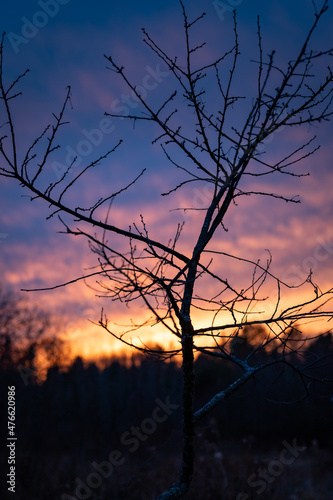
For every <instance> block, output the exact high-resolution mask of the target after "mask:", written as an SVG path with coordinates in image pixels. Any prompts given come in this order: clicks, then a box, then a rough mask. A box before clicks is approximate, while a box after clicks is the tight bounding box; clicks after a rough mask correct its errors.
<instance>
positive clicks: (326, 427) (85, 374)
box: [0, 334, 333, 449]
mask: <svg viewBox="0 0 333 500" xmlns="http://www.w3.org/2000/svg"><path fill="white" fill-rule="evenodd" d="M57 348H58V347H57ZM237 349H238V352H236V350H237ZM251 349H252V347H251V346H250V345H248V344H247V343H246V342H244V343H243V344H241V345H236V346H235V349H234V352H235V353H237V354H238V356H239V357H242V356H243V357H245V356H246V355H247V354H248V352H250V351H251ZM332 354H333V340H332V334H326V335H324V336H322V337H320V338H318V339H317V340H316V341H314V342H313V343H312V344H309V346H308V348H307V350H305V349H304V347H303V350H302V357H299V356H297V354H296V353H295V354H292V355H291V356H289V357H288V361H289V362H290V363H291V362H293V363H294V364H296V365H298V366H303V365H305V364H308V365H309V364H311V363H315V364H314V366H313V367H312V368H311V367H310V368H309V369H308V370H307V373H308V374H310V375H312V376H313V377H314V378H315V379H318V380H313V381H309V380H308V379H306V378H304V379H302V378H301V377H300V376H299V375H298V374H296V373H295V372H294V370H293V369H292V368H291V367H289V366H288V365H281V364H278V365H275V366H273V367H271V368H268V369H265V370H264V371H262V372H259V373H258V374H257V375H256V376H255V378H254V379H253V380H251V381H249V382H247V383H246V385H245V386H244V387H243V388H242V389H240V390H238V391H237V392H236V393H235V394H234V395H232V396H230V397H229V398H228V399H227V400H226V401H225V402H224V403H223V404H221V405H219V406H218V407H217V408H215V409H214V410H213V411H212V413H211V417H212V418H214V420H215V421H216V425H217V427H218V429H219V431H220V433H221V434H222V436H225V437H226V438H229V437H245V436H248V435H253V436H256V437H257V438H262V439H264V440H269V441H272V440H277V439H280V438H281V437H287V436H288V435H291V436H299V437H301V438H302V439H307V440H312V439H317V440H319V441H320V442H321V443H322V445H326V444H328V443H329V442H330V441H332V435H333V432H332V429H333V426H332V419H333V384H332V383H329V379H333V364H332V360H331V358H330V356H331V355H332ZM279 355H280V353H279V352H278V350H277V349H276V351H275V350H274V349H273V350H272V351H271V352H270V353H267V352H266V351H261V352H260V354H258V355H257V357H256V358H254V361H253V362H256V363H257V362H261V363H265V362H267V361H269V360H272V359H274V358H277V357H278V356H279ZM259 356H260V359H259V358H258V357H259ZM59 357H61V356H59V352H58V353H57V359H59ZM25 359H26V366H24V365H22V363H21V364H19V365H18V364H17V363H13V365H11V364H10V363H9V360H8V359H7V360H6V364H4V365H2V367H1V379H0V385H1V393H2V394H5V393H6V388H7V386H8V385H15V386H16V391H17V419H18V421H17V426H18V429H19V432H20V433H21V435H22V437H21V446H24V447H25V446H26V447H27V448H29V447H30V446H33V447H34V448H35V449H36V448H38V447H45V446H50V447H54V446H56V447H62V446H64V447H67V446H69V443H70V445H73V446H74V445H75V446H76V445H78V446H79V445H80V443H82V436H85V442H86V443H88V442H89V441H91V443H94V445H95V446H97V444H98V443H100V444H101V446H103V445H104V444H105V443H107V447H110V445H113V444H116V441H117V438H118V437H119V435H121V433H122V432H123V431H124V430H126V429H127V428H130V427H131V426H132V425H134V424H135V423H136V422H140V421H141V420H143V419H144V418H145V417H147V416H149V415H150V413H151V411H152V410H153V408H154V406H156V404H155V403H154V401H155V399H156V398H160V399H161V400H163V398H166V397H169V398H170V400H171V401H172V403H174V404H179V405H180V404H181V391H182V375H181V367H179V366H178V365H177V364H176V363H173V362H170V361H168V362H162V361H156V360H154V361H153V360H148V359H144V358H135V357H133V359H132V363H130V364H128V363H127V364H126V363H124V362H122V360H121V359H120V360H118V361H116V360H114V361H113V362H112V363H111V365H110V366H107V367H105V368H104V369H99V368H97V366H96V365H95V364H93V363H92V364H88V365H86V364H84V363H83V361H82V360H81V359H80V358H77V359H76V360H75V362H74V363H73V364H72V366H71V367H70V368H69V369H68V370H67V371H62V370H61V369H60V368H59V367H58V366H53V367H52V368H50V369H49V371H48V373H47V377H46V379H45V381H44V382H43V383H37V381H36V377H35V374H34V370H33V367H32V366H29V363H28V362H27V357H25ZM319 359H322V361H321V362H320V363H318V360H319ZM240 374H241V370H240V368H238V367H236V366H235V365H234V364H233V363H231V362H229V361H223V360H216V359H215V358H213V357H207V356H206V357H204V356H203V355H200V356H199V357H198V359H197V361H196V406H197V408H200V407H201V405H203V404H204V403H205V402H206V401H208V400H209V398H210V397H211V396H213V395H214V394H215V393H216V392H218V391H220V390H222V389H224V388H226V387H228V385H229V384H230V383H232V381H233V380H235V379H236V378H237V377H238V376H239V375H240ZM320 380H322V382H320ZM1 404H2V405H3V404H4V401H3V399H2V401H1ZM2 410H3V409H2ZM179 415H180V411H178V412H175V417H174V418H175V419H176V420H177V419H178V417H179ZM0 418H1V419H2V420H3V419H4V418H5V411H1V417H0ZM209 418H210V417H209V416H208V417H206V421H208V420H209ZM171 420H172V419H171ZM171 420H170V422H167V423H166V424H165V425H164V426H163V432H165V429H166V426H168V425H171V423H172V424H173V423H174V422H173V420H172V421H171ZM204 422H205V420H204ZM4 423H5V422H4V421H3V422H2V424H4ZM177 425H178V424H177ZM205 425H206V422H205ZM51 429H52V431H51V432H50V430H51Z"/></svg>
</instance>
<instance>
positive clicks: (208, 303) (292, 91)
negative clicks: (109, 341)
mask: <svg viewBox="0 0 333 500" xmlns="http://www.w3.org/2000/svg"><path fill="white" fill-rule="evenodd" d="M180 4H181V8H182V13H183V19H184V30H185V38H184V39H185V48H184V52H183V54H177V55H169V54H168V53H167V51H165V50H164V49H163V48H162V47H161V46H160V45H158V44H157V43H156V42H155V41H154V39H153V38H152V37H151V36H150V35H149V33H148V32H147V31H145V30H143V34H144V42H145V44H146V45H147V46H148V47H149V48H150V49H151V50H152V51H153V53H154V54H155V56H157V57H158V58H159V59H160V61H161V62H162V64H163V65H164V67H165V68H167V70H168V71H169V72H170V74H171V75H172V76H173V81H174V89H173V90H172V92H171V93H170V94H168V95H166V96H164V97H162V96H160V103H159V105H152V104H150V102H149V99H148V98H145V97H144V96H143V94H142V92H140V89H139V88H138V87H136V85H135V84H134V83H133V82H132V81H131V79H130V78H129V77H128V76H127V73H126V70H125V68H124V66H122V65H120V64H119V63H117V62H116V59H115V58H114V57H112V56H109V55H106V56H105V57H106V60H107V62H108V65H109V68H110V69H111V70H112V71H114V72H115V75H116V76H117V77H119V78H120V79H122V80H123V82H125V84H126V85H127V87H128V89H129V90H130V91H131V93H132V95H134V96H135V97H136V99H137V101H138V102H139V103H140V105H141V110H139V111H138V112H137V113H135V114H134V113H132V114H131V113H130V114H127V115H126V116H125V118H126V119H128V120H133V121H134V123H135V122H142V121H146V122H152V124H154V125H155V126H157V127H158V128H159V130H160V132H159V134H158V137H156V138H155V139H154V141H153V142H154V143H159V144H160V146H161V149H162V151H163V153H164V155H165V157H166V159H167V160H168V161H169V162H170V164H171V167H170V168H172V167H175V168H176V169H177V171H179V172H180V173H181V174H182V178H181V180H180V181H179V182H178V183H177V184H176V185H174V186H173V187H172V188H171V189H170V190H169V191H168V192H165V193H162V196H165V197H166V196H169V195H171V194H172V193H174V192H176V191H178V190H181V189H183V190H184V189H186V188H187V185H188V184H190V183H191V184H192V185H193V184H197V185H198V186H200V188H204V187H205V186H208V188H209V193H210V195H209V199H208V197H207V206H206V207H204V208H202V207H200V209H198V207H197V206H195V205H192V206H189V207H186V209H185V211H186V212H189V211H195V214H196V224H195V227H193V225H191V226H189V225H186V224H184V223H179V224H178V225H177V227H175V231H174V236H173V237H172V238H171V237H170V235H168V239H167V240H164V239H163V238H161V239H155V238H154V237H153V236H152V235H151V233H150V230H149V228H148V227H147V225H146V223H145V220H144V218H143V217H142V216H140V220H139V221H138V222H134V223H133V225H132V226H131V227H130V228H127V227H122V226H120V225H117V224H116V223H115V222H113V215H112V214H113V212H112V205H113V202H114V200H115V199H116V198H117V197H119V196H121V194H122V192H123V191H125V190H127V189H129V188H132V186H133V184H135V183H139V179H140V178H141V177H142V176H143V175H144V173H145V172H144V170H143V171H142V172H140V173H138V175H137V176H136V177H135V178H134V179H133V180H132V181H131V182H130V183H129V184H128V185H126V186H124V187H123V188H122V189H120V190H118V191H116V192H112V193H109V194H108V196H106V197H102V198H98V199H97V200H96V201H95V203H93V204H92V206H90V207H79V206H75V204H73V202H71V198H70V193H71V190H72V189H73V186H74V184H76V183H77V182H79V180H80V179H81V178H82V176H83V175H84V174H85V173H86V172H87V171H88V170H91V169H93V168H95V167H97V166H98V165H99V164H100V163H102V161H103V160H106V159H107V158H108V157H109V156H110V155H111V153H115V152H116V150H117V149H118V147H119V146H120V143H121V141H120V142H119V143H117V144H116V145H114V147H113V148H112V149H110V150H109V151H107V152H106V153H104V154H102V155H101V156H100V157H99V158H97V159H96V160H94V161H93V162H90V163H88V164H87V165H85V166H84V167H83V168H81V169H80V171H79V172H78V171H77V170H75V167H76V165H75V162H76V160H75V159H73V161H72V163H71V164H70V165H69V166H68V169H67V170H66V171H64V172H63V174H62V176H61V178H60V179H58V180H57V181H55V182H49V180H48V177H47V168H48V165H49V162H50V160H51V159H52V158H53V157H54V156H53V155H54V152H55V150H57V149H58V148H60V146H59V144H58V143H57V137H58V133H59V130H60V129H62V128H63V126H64V125H65V124H66V123H67V122H66V121H65V119H66V118H65V117H66V108H67V107H68V105H69V104H70V97H71V90H70V88H68V91H67V95H66V98H65V100H64V104H63V107H62V109H61V110H60V112H59V113H58V114H57V115H55V114H54V115H53V116H54V122H53V124H51V125H49V126H48V127H46V128H45V129H44V130H43V131H42V132H41V134H40V135H39V136H38V137H37V138H36V140H35V141H34V142H33V144H31V146H30V147H29V149H28V150H27V152H26V154H25V156H24V157H23V159H22V160H20V159H19V155H18V145H17V141H18V140H19V138H17V137H16V135H15V126H14V121H13V118H12V112H11V104H12V101H13V99H15V98H17V97H18V96H19V93H18V92H17V91H16V87H17V86H18V85H19V84H21V80H22V78H23V77H24V76H25V75H26V73H23V74H21V75H20V76H18V78H17V79H16V80H15V81H14V82H12V83H11V84H6V83H5V77H4V71H5V67H4V53H3V42H4V39H3V40H2V44H1V60H0V63H1V67H0V90H1V99H2V106H3V107H4V110H5V114H6V121H5V123H4V124H2V128H1V130H2V131H3V130H6V132H2V137H1V139H0V151H1V154H2V164H1V175H3V176H5V177H10V178H13V179H15V180H16V181H18V182H20V184H21V185H22V186H23V187H24V188H27V189H28V190H29V191H30V193H31V199H35V198H39V199H42V200H44V201H45V202H46V203H47V204H48V205H49V206H50V207H51V209H52V211H51V213H50V215H49V216H48V218H50V217H53V216H54V215H56V214H57V215H58V217H59V219H60V220H61V222H62V223H63V225H64V228H65V232H67V233H68V234H71V235H74V236H83V237H84V238H86V239H87V240H88V241H89V243H90V246H91V249H92V251H93V252H94V253H95V254H96V256H97V259H98V267H97V269H96V270H95V271H93V272H90V273H89V274H86V275H85V276H82V277H76V278H74V279H73V280H72V281H68V282H67V283H65V284H61V285H57V286H64V285H66V284H69V283H73V282H76V281H78V280H81V279H87V278H89V277H92V276H95V277H97V279H98V281H97V283H98V284H99V286H100V294H101V295H103V296H107V297H111V298H112V299H113V300H118V301H122V302H125V303H126V304H128V305H130V304H131V303H132V302H134V301H140V302H141V303H142V304H143V305H144V307H145V308H146V310H147V311H149V312H150V314H151V317H150V319H149V320H148V321H147V322H145V323H144V324H138V325H136V324H133V325H132V327H131V328H130V330H129V331H127V332H126V331H124V332H121V333H119V332H117V331H115V330H114V328H113V327H112V325H111V323H110V321H109V320H108V316H107V313H106V311H104V310H103V309H102V312H101V317H100V321H99V324H100V325H101V326H102V327H103V328H104V329H105V330H106V331H107V332H108V333H110V334H111V335H113V336H114V337H116V338H118V339H119V340H120V341H121V342H123V343H125V344H126V345H127V346H130V347H133V348H135V349H137V350H139V351H141V352H143V353H146V354H149V355H152V356H159V357H161V358H168V357H171V356H174V355H177V354H179V353H180V354H181V356H182V362H183V407H182V408H183V409H182V411H183V456H182V466H181V471H180V475H179V478H178V481H177V482H176V483H174V484H173V485H172V486H171V487H170V489H169V490H168V491H165V492H164V493H162V494H161V495H160V496H159V497H158V498H159V499H167V498H175V499H176V498H181V497H182V496H183V495H184V494H185V493H186V492H187V491H188V490H189V487H190V483H191V480H192V476H193V462H194V451H195V450H194V436H195V428H196V424H197V422H198V421H199V420H200V419H201V418H202V417H204V416H205V415H206V414H207V413H208V412H210V411H211V410H212V409H213V408H214V407H215V406H216V405H217V404H218V403H221V402H222V401H224V400H225V399H226V398H227V397H228V396H229V395H231V394H232V393H234V392H235V391H236V390H237V389H238V388H240V387H241V386H243V385H244V384H245V383H246V382H247V381H248V380H249V379H251V378H253V377H254V375H255V374H256V373H258V372H260V371H262V370H264V369H265V368H268V367H270V366H272V365H278V364H280V365H285V364H287V365H289V366H291V367H293V369H294V370H295V371H296V372H297V373H298V374H299V377H300V379H301V380H302V381H303V383H304V388H305V391H306V390H307V383H308V382H309V381H311V380H312V379H314V378H315V375H314V372H313V369H314V368H315V366H316V362H317V361H316V360H315V361H313V360H312V361H311V363H305V364H302V365H300V364H294V363H293V362H292V360H293V359H294V357H293V356H294V355H295V352H296V351H297V352H298V354H299V355H301V354H302V347H303V346H304V343H305V342H307V341H309V340H310V338H309V337H304V338H303V340H302V342H301V341H300V338H299V335H296V336H295V331H296V330H297V332H301V330H302V323H304V322H308V321H310V320H314V319H321V320H325V319H327V320H329V319H331V318H332V315H333V311H332V310H330V309H329V307H328V306H327V304H328V302H329V300H331V298H332V293H333V289H332V288H331V289H329V290H325V291H322V290H321V289H320V288H319V286H318V285H317V284H316V283H315V282H314V281H313V276H312V272H311V271H310V272H309V275H308V277H307V279H306V280H304V282H303V283H298V284H297V285H290V284H288V283H286V282H285V281H284V280H283V279H281V278H279V277H277V276H275V275H274V274H273V273H272V272H271V262H272V259H271V256H270V254H269V253H268V257H267V261H266V262H265V263H264V264H262V263H261V261H259V260H258V261H252V260H250V259H248V258H246V257H245V256H244V255H240V254H239V253H236V252H235V254H232V255H231V254H230V253H227V252H223V251H221V250H220V248H221V247H220V246H219V247H218V246H217V242H221V239H220V238H219V237H220V235H221V234H223V231H225V230H226V228H225V217H226V214H227V212H228V211H229V210H230V208H231V206H232V205H234V204H236V202H237V200H238V198H240V197H244V196H253V195H255V196H269V197H274V198H278V199H280V200H281V202H290V203H291V204H292V203H299V200H298V198H297V197H289V196H287V195H285V194H284V193H275V192H272V191H269V192H265V190H264V189H260V188H258V189H253V187H251V183H249V182H248V180H249V179H253V178H254V179H255V180H256V181H257V182H256V185H257V186H259V185H260V181H261V179H262V178H264V179H266V178H267V177H269V176H271V177H272V180H275V178H277V176H283V175H284V176H293V177H301V176H303V175H305V174H302V173H299V171H298V170H297V169H296V168H295V167H296V166H297V165H298V163H299V162H302V160H304V159H305V158H308V157H310V156H311V155H313V154H314V153H315V152H316V151H317V149H318V147H319V146H318V143H317V141H316V138H315V137H311V138H310V139H309V140H307V141H306V143H304V144H302V145H299V146H297V147H295V148H294V149H293V150H291V151H290V152H289V153H288V154H285V155H282V157H281V158H279V159H278V161H276V160H275V161H271V160H269V159H268V157H267V155H266V154H265V153H266V146H267V144H268V142H269V141H268V139H269V138H270V137H272V136H273V134H275V133H276V132H277V131H279V130H281V129H282V128H283V127H286V128H292V129H294V128H297V127H309V126H311V125H315V124H318V123H320V122H322V121H327V120H329V119H330V117H331V115H332V112H333V111H332V91H333V87H332V82H333V75H332V71H331V69H330V67H329V66H328V65H327V70H326V76H324V77H323V78H321V79H320V81H318V78H314V75H316V69H315V68H316V65H317V64H318V62H320V63H321V64H323V63H324V62H326V60H328V59H329V58H330V57H331V56H332V52H331V49H328V50H326V49H323V50H321V51H314V50H313V49H312V48H311V41H312V35H313V33H314V32H315V30H317V29H318V26H319V24H320V21H321V19H322V17H323V15H324V13H325V12H326V10H327V9H328V1H327V0H325V1H323V3H322V6H321V8H320V9H318V10H315V16H314V17H315V18H314V21H313V24H312V26H311V27H310V29H309V31H308V34H307V36H306V39H305V41H304V43H303V44H302V46H301V49H300V51H299V52H298V53H297V54H296V55H295V57H294V58H293V59H291V60H290V61H289V62H288V63H287V64H286V65H285V66H284V67H280V66H278V65H277V64H276V62H275V53H274V52H272V53H271V54H269V55H268V56H267V57H265V56H264V51H263V46H262V36H261V29H260V23H259V18H258V24H257V28H258V51H257V61H256V65H257V73H256V74H257V90H256V94H255V95H253V96H251V95H250V96H245V97H244V96H240V95H237V94H236V93H235V90H234V88H235V87H234V84H235V78H236V74H237V69H238V63H239V55H240V51H239V40H238V28H237V20H236V13H235V12H234V38H233V41H232V43H231V47H230V49H229V50H227V51H226V52H225V53H224V54H223V55H222V56H221V57H219V58H217V59H216V60H213V61H211V62H209V61H207V62H205V63H204V64H203V63H202V59H200V58H197V54H200V51H201V50H202V49H203V47H204V45H205V44H204V43H201V42H199V43H195V42H193V41H192V30H193V26H195V25H196V23H198V22H201V21H203V18H204V16H205V14H202V15H200V16H199V17H197V18H196V19H194V20H193V21H190V20H189V18H188V16H187V13H186V10H185V7H184V5H183V3H182V1H180ZM182 55H184V58H182ZM179 59H181V61H180V60H179ZM208 81H209V82H210V84H212V82H213V84H214V85H215V90H216V93H217V94H216V96H217V98H214V99H213V100H210V98H209V95H208V93H206V91H205V88H207V82H208ZM205 86H206V87H205ZM236 105H238V106H243V108H242V109H243V116H244V120H243V123H238V122H237V123H236V122H235V121H234V120H233V115H234V109H235V106H236ZM178 106H181V107H180V108H179V111H178ZM188 110H189V112H190V117H191V119H192V122H191V123H190V124H189V122H188V115H186V112H187V111H188ZM180 111H181V112H180ZM106 115H109V116H112V117H115V118H119V114H117V113H111V114H110V113H106ZM121 118H124V116H121ZM43 145H44V148H43V147H42V146H43ZM176 150H177V151H178V153H177V152H176ZM167 175H168V174H166V176H167ZM71 176H72V177H71ZM198 212H199V213H198ZM105 214H106V215H105ZM63 215H66V216H67V219H66V220H65V219H64V216H63ZM68 216H69V217H68ZM70 219H71V222H69V220H70ZM198 221H199V222H200V223H199V222H198ZM98 231H100V232H98ZM184 231H188V232H189V233H190V234H191V235H192V236H193V237H194V238H195V243H194V245H193V248H192V249H191V250H190V251H188V250H186V251H184V250H181V245H180V239H181V236H182V235H183V234H184ZM111 236H112V237H111ZM116 236H117V237H116ZM118 237H119V238H118ZM117 238H118V239H117ZM124 240H125V241H127V244H128V249H127V251H125V252H124ZM229 260H232V261H237V262H238V263H239V265H247V266H249V271H248V275H247V276H246V277H245V279H244V285H243V286H242V288H239V287H237V286H236V285H235V284H233V282H232V280H231V279H229V278H228V276H227V270H228V265H229V264H228V261H229ZM267 283H269V287H270V291H271V292H272V294H271V295H273V288H272V287H273V284H274V296H275V297H276V300H275V303H274V307H273V308H271V309H269V308H268V307H266V306H265V304H266V302H267V301H268V300H267V299H268V297H267V296H266V292H267V286H266V285H267ZM309 285H310V286H311V287H312V290H313V292H314V293H313V294H312V296H311V298H310V299H309V300H307V301H306V302H304V303H299V301H298V302H297V303H295V304H290V303H289V304H288V305H287V306H286V305H284V303H283V301H282V298H283V294H284V292H285V291H286V289H288V288H299V287H301V286H309ZM265 287H266V288H265ZM51 288H56V286H53V287H51ZM208 293H209V295H208ZM194 311H201V312H202V314H203V315H204V317H206V318H207V323H206V326H204V327H200V328H198V327H196V325H195V322H194V320H193V312H194ZM156 324H159V325H160V326H163V327H164V328H165V329H166V331H168V332H171V333H172V334H173V335H174V336H175V337H176V338H177V339H178V341H179V347H177V348H175V349H170V350H164V349H158V348H153V347H150V346H149V345H143V344H142V343H138V344H135V343H134V342H133V341H132V340H131V339H130V338H129V336H128V335H126V333H132V332H133V331H137V330H139V329H140V328H141V329H144V328H146V327H147V326H148V325H156ZM256 325H257V326H258V325H259V326H264V325H265V326H266V328H267V330H265V332H266V333H264V334H261V335H260V338H257V339H256V341H255V342H251V346H252V348H251V350H250V352H248V353H247V354H246V356H245V358H244V357H242V356H237V355H236V354H237V349H235V345H236V344H237V342H240V343H241V342H242V341H243V339H244V335H245V336H246V334H247V333H248V332H250V331H251V328H247V329H246V328H245V327H251V326H256ZM252 331H253V330H252ZM258 331H260V332H262V331H263V330H260V329H259V330H258ZM276 343H279V344H280V351H279V352H280V355H279V357H278V359H276V358H274V359H272V360H271V361H269V362H265V364H263V363H262V361H260V353H261V352H262V351H263V350H265V349H267V348H269V347H270V345H276ZM195 352H199V353H202V354H204V355H206V356H213V357H215V358H219V359H220V360H221V362H223V361H228V362H230V361H231V362H233V363H235V364H236V365H237V366H238V367H239V368H240V369H241V370H242V375H241V376H240V377H239V378H238V379H236V380H235V381H234V382H233V383H232V384H231V385H230V386H229V387H228V388H226V389H224V390H221V391H220V392H218V393H217V394H215V395H214V397H212V398H211V399H209V400H208V401H207V402H206V404H204V406H203V407H201V408H199V409H197V410H194V353H195Z"/></svg>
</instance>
